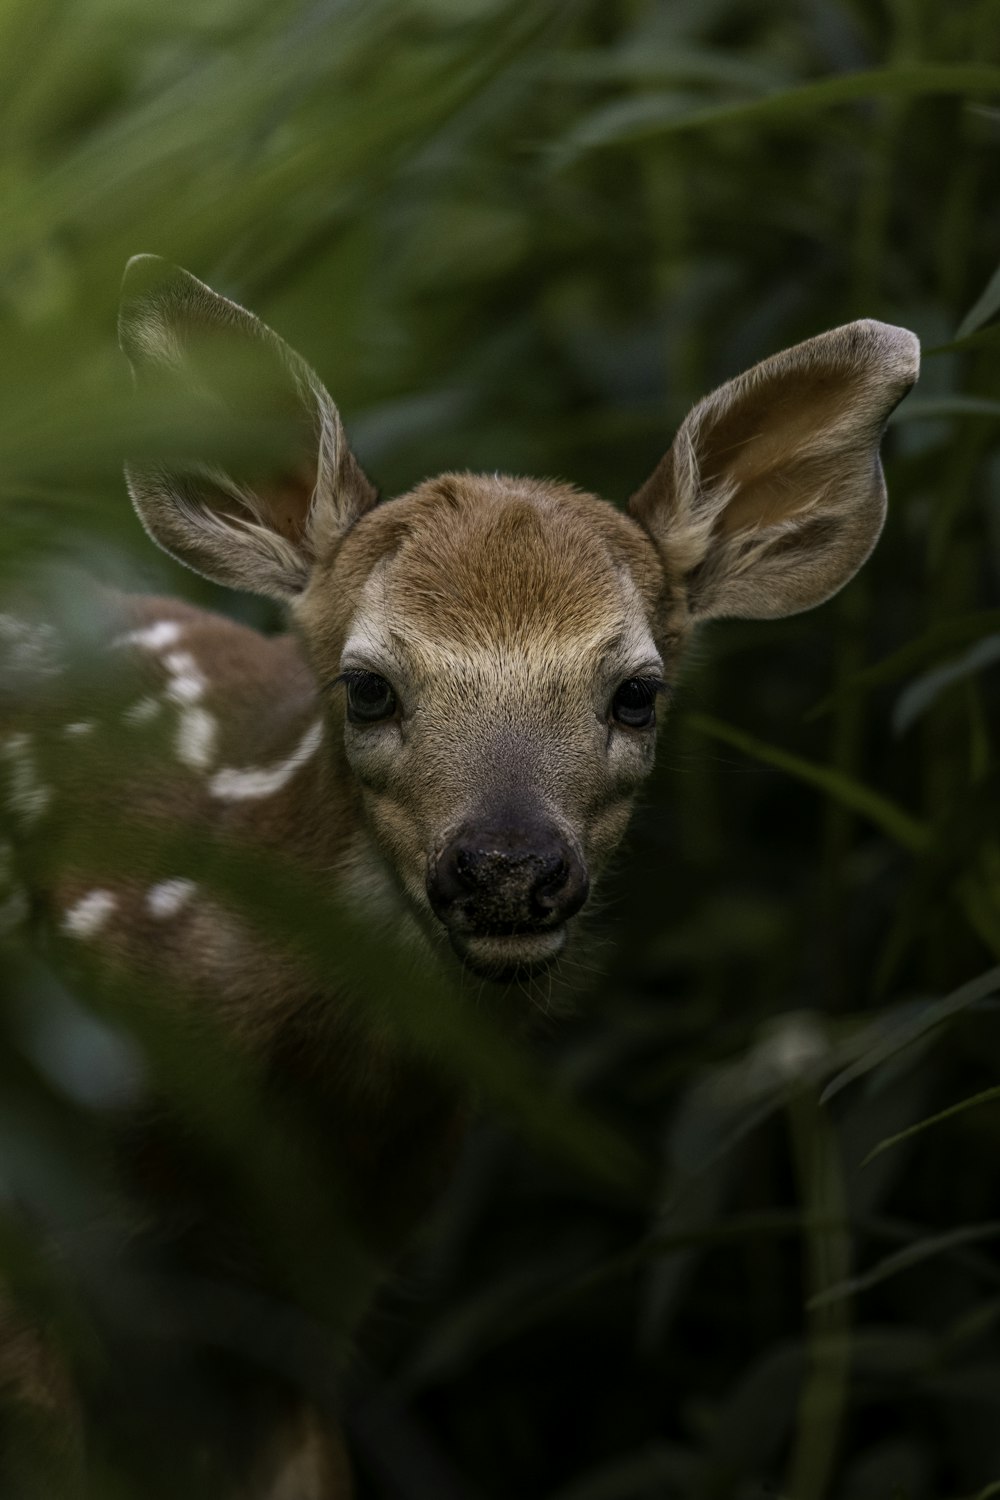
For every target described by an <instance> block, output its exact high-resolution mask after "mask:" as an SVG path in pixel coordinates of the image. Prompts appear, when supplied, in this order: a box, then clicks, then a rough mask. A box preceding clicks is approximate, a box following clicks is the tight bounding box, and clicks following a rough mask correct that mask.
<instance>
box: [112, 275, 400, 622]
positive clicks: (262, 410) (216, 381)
mask: <svg viewBox="0 0 1000 1500" xmlns="http://www.w3.org/2000/svg"><path fill="white" fill-rule="evenodd" d="M118 327H119V337H120V340H121V346H122V349H123V350H124V352H125V354H126V355H127V357H128V359H129V362H130V363H131V365H132V369H133V372H134V374H135V378H136V384H137V386H138V387H139V388H140V390H143V391H145V392H147V393H149V394H151V395H152V396H153V398H154V400H155V402H156V405H157V409H158V411H159V412H162V417H160V419H159V422H158V425H159V426H160V427H161V429H163V430H165V431H166V433H167V439H166V443H165V446H166V449H167V456H166V458H165V459H162V458H159V457H158V458H157V459H156V460H155V461H149V462H130V463H128V464H127V465H126V469H125V475H126V479H127V481H128V487H129V493H130V494H131V496H132V500H133V503H134V505H135V507H136V510H137V511H138V512H139V518H140V520H141V521H142V523H143V525H144V526H145V527H146V530H147V531H148V532H149V534H150V535H151V536H152V538H153V540H154V541H156V542H158V543H159V544H160V546H162V547H163V548H164V549H165V550H166V551H167V552H169V553H171V554H172V555H173V556H174V557H176V558H177V559H178V560H179V561H180V562H183V563H187V565H188V566H189V567H191V568H194V570H195V571H196V572H198V573H203V574H205V575H206V577H208V578H212V579H214V580H215V581H216V582H217V583H224V584H227V585H229V586H230V587H232V588H241V589H249V590H250V591H251V592H252V593H258V594H269V595H271V596H272V597H274V598H278V599H286V600H287V599H290V598H293V597H294V596H295V595H296V594H298V593H300V592H301V591H302V589H303V588H304V587H305V585H306V582H307V580H308V578H309V574H310V572H311V570H312V567H313V564H314V563H315V562H316V560H317V559H318V558H319V557H321V556H323V555H324V554H325V553H327V552H328V551H329V550H330V549H331V548H332V547H333V546H334V545H335V544H336V542H337V540H338V539H339V537H341V536H342V535H343V534H344V532H345V531H347V530H348V528H349V527H350V526H351V524H352V523H353V522H354V521H355V520H356V519H357V518H358V516H359V515H361V514H362V513H363V512H364V511H365V510H367V509H369V508H370V507H371V506H372V505H373V504H374V503H375V500H376V494H375V490H374V488H373V486H372V485H371V484H370V483H369V481H368V480H367V479H366V478H365V475H364V474H363V473H362V471H361V469H360V467H359V465H358V463H357V461H356V459H355V458H354V456H353V454H352V453H351V450H350V448H349V447H348V446H347V439H346V438H345V436H344V429H343V426H342V425H341V421H340V416H339V414H338V412H337V408H336V407H335V406H334V404H333V402H332V401H331V399H330V397H329V395H328V394H327V392H326V390H325V389H324V387H323V385H322V382H321V381H320V380H319V378H318V376H317V375H315V374H314V372H313V371H312V370H311V369H310V368H309V366H308V365H307V364H306V362H305V360H303V359H301V358H300V357H299V356H298V355H297V354H296V353H295V352H294V350H292V349H290V348H289V347H288V345H287V344H286V343H284V341H283V340H282V339H280V338H279V337H278V335H277V334H276V333H274V332H273V331H272V330H271V329H270V328H268V327H267V326H266V325H265V324H264V323H261V322H260V321H259V320H258V319H257V318H255V317H254V316H253V314H252V313H249V312H247V311H246V309H245V308H242V307H240V306H238V305H237V304H236V303H235V302H230V301H229V299H228V298H226V297H222V296H220V295H219V294H218V292H213V291H212V289H211V288H210V287H208V286H206V285H205V284H204V282H201V281H198V280H197V279H196V278H195V277H194V276H191V275H190V274H189V273H188V272H187V271H182V270H180V269H179V268H178V267H176V266H172V265H170V264H168V263H167V262H166V261H163V260H160V259H159V258H158V257H157V256H154V255H137V256H135V257H134V258H133V259H132V260H130V261H129V263H128V267H127V268H126V272H125V280H124V284H123V288H122V305H121V313H120V316H119V323H118ZM161 446H162V445H161Z"/></svg>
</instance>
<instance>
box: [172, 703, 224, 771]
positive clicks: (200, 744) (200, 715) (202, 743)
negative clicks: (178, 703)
mask: <svg viewBox="0 0 1000 1500" xmlns="http://www.w3.org/2000/svg"><path fill="white" fill-rule="evenodd" d="M218 733H219V723H218V720H217V719H216V717H215V715H214V714H210V713H209V712H208V709H207V708H186V709H185V710H184V712H183V713H182V714H181V717H180V722H179V723H178V725H177V759H178V760H179V761H180V762H181V764H182V765H185V766H190V767H191V770H192V771H207V770H208V768H209V766H210V765H211V764H212V761H213V760H214V759H215V742H216V739H217V738H218Z"/></svg>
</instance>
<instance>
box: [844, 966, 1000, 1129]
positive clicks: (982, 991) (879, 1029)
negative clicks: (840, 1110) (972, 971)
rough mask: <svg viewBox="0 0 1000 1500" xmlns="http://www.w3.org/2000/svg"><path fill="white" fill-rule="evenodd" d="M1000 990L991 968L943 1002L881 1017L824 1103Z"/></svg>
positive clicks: (997, 972) (999, 977)
mask: <svg viewBox="0 0 1000 1500" xmlns="http://www.w3.org/2000/svg"><path fill="white" fill-rule="evenodd" d="M998 990H1000V965H997V966H996V967H995V968H992V969H987V971H986V972H985V974H980V975H978V976H977V977H976V978H975V979H970V980H969V982H968V983H967V984H963V985H962V986H961V987H960V988H959V989H957V990H953V991H952V992H951V994H949V995H946V996H945V997H944V999H942V1000H935V1001H931V1002H929V1003H922V1004H919V1005H916V1006H907V1007H906V1008H905V1010H903V1012H902V1014H898V1013H897V1015H895V1016H880V1017H879V1018H878V1020H877V1021H876V1022H875V1023H874V1024H873V1026H872V1027H871V1028H870V1030H869V1031H868V1032H867V1033H866V1034H863V1035H862V1037H861V1039H860V1041H861V1044H862V1046H863V1047H864V1050H863V1051H862V1052H861V1055H860V1056H859V1057H857V1058H856V1059H855V1060H854V1062H852V1063H851V1064H850V1066H849V1067H847V1068H845V1069H844V1070H843V1072H841V1073H838V1074H837V1076H836V1077H835V1078H833V1079H831V1081H830V1082H829V1083H828V1084H827V1086H826V1088H825V1089H824V1090H823V1094H822V1097H821V1099H820V1103H821V1104H827V1103H828V1102H829V1101H830V1100H831V1099H832V1098H833V1097H834V1095H835V1094H839V1093H840V1091H841V1089H844V1088H846V1087H847V1085H848V1084H849V1083H853V1082H854V1081H855V1079H857V1078H863V1077H864V1075H865V1074H866V1073H870V1072H871V1070H872V1069H873V1068H877V1067H878V1065H879V1064H880V1063H883V1062H886V1061H887V1060H888V1059H889V1058H890V1057H895V1055H896V1053H897V1052H901V1051H902V1050H903V1048H904V1047H909V1046H910V1045H911V1043H913V1042H915V1041H916V1040H917V1039H918V1037H922V1036H923V1035H925V1033H926V1032H928V1031H931V1030H932V1029H933V1028H934V1027H935V1026H940V1025H941V1024H942V1023H943V1022H945V1021H949V1020H951V1019H952V1017H954V1016H957V1015H960V1014H961V1013H962V1011H964V1010H968V1009H969V1007H970V1006H972V1005H977V1004H978V1003H979V1002H980V1001H981V1000H985V999H987V998H988V997H989V996H991V995H995V994H996V993H997V992H998ZM865 1035H867V1036H868V1037H870V1038H872V1042H871V1045H870V1046H865V1045H864V1042H865Z"/></svg>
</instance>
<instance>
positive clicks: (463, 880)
mask: <svg viewBox="0 0 1000 1500" xmlns="http://www.w3.org/2000/svg"><path fill="white" fill-rule="evenodd" d="M452 863H453V867H454V873H455V878H456V880H457V881H458V883H459V885H461V886H463V887H464V889H465V890H467V891H471V890H474V889H475V887H476V885H477V884H478V876H479V867H480V865H481V864H482V855H481V854H480V852H479V851H478V850H476V849H470V848H468V847H466V846H462V847H460V848H458V849H456V850H455V852H454V857H453V861H452Z"/></svg>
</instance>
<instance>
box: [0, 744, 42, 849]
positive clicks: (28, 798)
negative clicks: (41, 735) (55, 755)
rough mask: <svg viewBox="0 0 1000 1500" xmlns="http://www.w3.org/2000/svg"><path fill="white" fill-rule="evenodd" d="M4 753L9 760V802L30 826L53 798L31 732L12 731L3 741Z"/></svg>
mask: <svg viewBox="0 0 1000 1500" xmlns="http://www.w3.org/2000/svg"><path fill="white" fill-rule="evenodd" d="M0 754H2V756H3V758H4V760H5V761H6V762H7V767H8V770H7V797H6V802H7V806H8V807H9V808H10V810H11V812H12V813H14V815H15V817H17V818H19V819H20V820H21V822H22V823H24V824H25V825H27V826H30V825H31V824H32V823H36V822H37V821H38V819H39V818H40V817H41V816H42V814H43V813H44V812H45V810H46V809H47V807H48V805H49V803H50V802H51V801H52V789H51V787H47V786H45V785H43V783H42V781H41V780H40V778H39V775H38V769H37V767H36V765H35V760H34V756H33V754H32V749H31V736H30V735H28V734H23V733H22V734H9V735H8V736H7V737H6V739H5V740H3V741H2V742H0Z"/></svg>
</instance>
